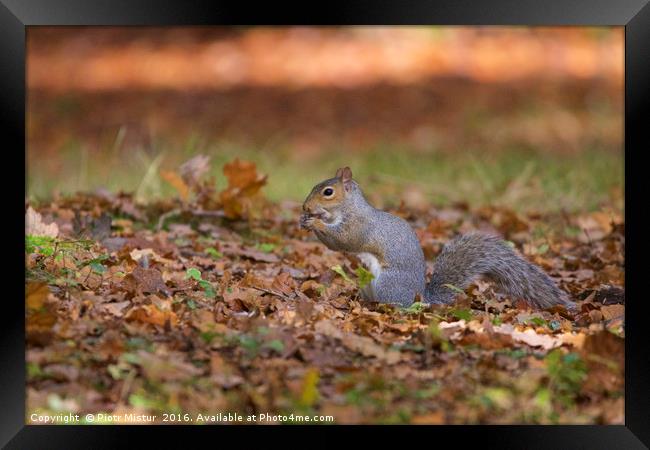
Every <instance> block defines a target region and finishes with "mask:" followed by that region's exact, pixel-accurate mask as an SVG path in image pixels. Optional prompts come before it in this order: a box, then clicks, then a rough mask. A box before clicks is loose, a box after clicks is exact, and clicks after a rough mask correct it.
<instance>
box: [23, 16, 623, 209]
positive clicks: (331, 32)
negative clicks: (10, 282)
mask: <svg viewBox="0 0 650 450" xmlns="http://www.w3.org/2000/svg"><path fill="white" fill-rule="evenodd" d="M27 54H28V58H27V74H28V76H27V84H28V100H27V103H28V105H27V183H28V185H27V196H28V198H29V199H30V200H32V201H34V200H44V199H49V198H51V197H52V196H54V195H60V194H63V195H65V194H68V193H72V192H76V191H92V190H95V189H97V188H100V187H103V188H107V189H109V190H112V191H131V192H135V194H136V198H137V199H138V200H140V201H149V200H153V199H156V198H160V197H164V196H169V195H174V193H175V191H174V189H173V187H172V186H170V185H168V184H167V183H166V182H165V181H164V180H163V179H162V178H161V176H160V172H161V170H169V169H175V168H176V167H177V166H178V165H179V164H181V163H182V162H183V161H185V160H187V159H189V158H190V157H192V156H193V155H195V154H197V153H204V154H208V155H210V156H211V157H212V170H213V174H214V175H215V177H216V181H217V185H218V186H220V187H222V186H224V185H225V184H226V182H225V179H224V177H223V175H222V172H221V167H222V166H223V164H224V163H225V162H226V161H229V160H231V159H233V158H234V157H236V156H238V157H240V158H241V159H247V160H252V161H254V162H255V163H256V164H257V166H258V169H259V171H261V172H262V173H266V174H268V175H269V180H268V184H267V186H265V188H264V191H265V192H266V195H267V196H268V197H269V198H271V199H273V200H285V199H289V200H296V201H302V200H303V199H304V197H305V196H306V195H307V193H308V192H309V190H310V188H311V187H312V186H313V185H314V184H315V183H316V182H318V181H320V180H322V179H324V178H329V177H330V176H332V175H333V174H334V172H335V170H336V168H338V167H340V166H343V165H349V166H351V167H352V169H353V172H354V174H355V178H357V179H358V180H359V181H360V182H361V183H362V185H363V187H364V188H365V190H366V191H367V193H368V196H369V197H370V199H371V200H372V201H374V202H375V203H376V204H377V206H380V207H385V206H390V205H395V204H398V203H399V202H400V201H403V202H405V203H406V204H407V205H409V206H415V207H418V206H422V205H445V204H449V203H455V202H467V203H469V204H470V205H483V204H494V205H499V206H506V207H510V208H514V209H517V210H523V211H540V212H544V211H560V210H564V211H568V212H575V211H590V210H596V209H599V208H603V207H605V206H607V207H612V206H613V207H616V208H621V209H622V208H623V75H624V73H623V68H624V59H623V58H624V34H623V28H622V27H608V28H585V27H580V28H573V27H561V28H539V27H535V28H526V27H431V26H429V27H272V28H266V27H252V28H250V27H209V28H204V27H182V28H148V27H147V28H145V27H128V28H127V27H120V28H113V27H70V28H67V27H29V28H28V32H27Z"/></svg>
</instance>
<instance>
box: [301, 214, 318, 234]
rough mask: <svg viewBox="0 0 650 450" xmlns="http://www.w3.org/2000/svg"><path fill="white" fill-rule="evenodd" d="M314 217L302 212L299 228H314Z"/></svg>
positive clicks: (309, 229)
mask: <svg viewBox="0 0 650 450" xmlns="http://www.w3.org/2000/svg"><path fill="white" fill-rule="evenodd" d="M315 221H316V217H314V216H313V215H311V214H303V215H301V216H300V228H303V229H305V230H308V231H311V230H313V229H314V222H315Z"/></svg>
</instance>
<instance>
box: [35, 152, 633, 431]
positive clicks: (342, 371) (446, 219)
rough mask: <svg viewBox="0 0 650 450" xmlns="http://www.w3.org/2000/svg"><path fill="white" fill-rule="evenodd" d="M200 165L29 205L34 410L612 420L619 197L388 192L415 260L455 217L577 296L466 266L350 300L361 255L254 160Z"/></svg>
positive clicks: (618, 393)
mask: <svg viewBox="0 0 650 450" xmlns="http://www.w3.org/2000/svg"><path fill="white" fill-rule="evenodd" d="M208 164H209V163H208V161H207V159H205V158H202V157H200V156H199V157H196V158H194V159H193V160H191V161H189V162H188V163H186V164H185V165H184V166H182V167H181V168H180V169H179V170H178V171H176V172H173V171H169V172H166V173H164V174H161V176H163V178H164V179H165V180H166V181H167V182H168V183H170V184H171V185H172V186H174V188H175V189H176V190H177V191H178V196H177V198H176V199H173V200H172V199H170V200H164V201H159V202H156V203H149V204H138V203H136V202H134V201H133V199H132V197H131V196H130V195H129V194H123V193H121V194H115V193H110V192H106V191H98V192H95V193H92V194H83V195H82V194H79V195H75V196H70V197H65V198H54V199H53V200H52V201H50V202H47V203H41V204H31V205H26V211H27V218H26V219H27V220H26V255H25V258H26V273H27V275H26V292H27V294H26V326H27V355H26V360H27V369H28V380H27V418H26V420H27V422H28V423H30V422H32V423H38V422H36V421H34V420H33V419H30V417H32V414H33V413H38V414H51V415H55V414H59V415H63V414H66V413H73V414H80V415H81V421H82V422H84V421H85V420H86V419H84V417H85V414H88V413H92V414H95V417H99V416H98V414H100V413H101V414H107V415H108V414H114V415H115V416H112V417H114V418H113V419H111V418H109V417H108V416H103V417H104V418H102V419H96V421H98V422H113V421H122V422H124V421H126V422H129V421H130V422H132V423H135V422H137V421H134V420H133V419H129V417H131V416H128V414H134V415H141V414H145V415H148V416H155V418H153V419H152V420H153V421H154V422H156V423H163V422H164V421H166V422H167V423H179V422H182V423H215V422H216V423H231V422H235V423H246V422H247V421H248V420H249V419H250V418H251V417H253V415H255V418H254V419H250V420H251V421H252V420H254V421H255V422H256V423H268V422H271V423H277V422H294V423H306V422H307V420H309V421H310V422H311V421H314V420H315V421H317V422H319V423H332V422H333V423H415V424H466V423H470V424H475V423H543V424H546V423H604V424H613V423H616V424H622V423H623V422H624V415H623V414H624V400H623V399H624V397H623V393H624V373H623V370H624V335H625V333H624V321H623V317H624V310H625V308H624V243H625V240H624V223H623V221H622V217H621V214H620V212H618V213H617V212H615V211H607V210H602V211H598V212H593V213H589V214H588V215H578V216H567V215H566V214H560V213H558V214H546V215H539V214H537V215H535V214H530V215H526V216H524V215H520V214H517V213H515V212H513V211H510V210H507V209H503V208H496V207H489V206H487V207H483V208H480V209H470V208H468V207H467V206H466V205H462V204H457V205H454V206H452V207H446V208H444V209H438V208H436V209H434V208H421V209H419V210H415V209H413V208H411V207H409V208H407V207H405V206H404V205H402V206H401V207H400V206H397V207H395V208H393V209H392V212H393V213H395V214H398V215H400V216H402V217H404V218H405V219H407V220H408V221H409V222H410V223H411V224H412V226H413V227H414V228H415V230H416V232H417V235H418V237H419V239H420V242H421V244H422V247H423V248H424V251H425V255H426V256H427V259H428V264H429V269H430V268H431V265H432V264H431V263H432V262H433V260H434V258H435V256H436V255H437V254H438V253H439V252H440V250H441V248H442V246H443V245H444V244H445V243H446V242H447V241H448V240H449V239H451V238H452V237H454V236H455V235H457V234H458V233H463V232H467V231H471V230H477V229H480V230H486V231H493V232H497V233H500V234H501V235H502V236H504V238H505V239H507V240H508V241H510V242H511V243H512V244H513V245H514V246H515V247H516V249H517V250H518V251H520V252H521V253H523V254H524V255H526V257H527V258H528V259H530V260H531V261H534V262H535V263H537V264H539V265H541V266H542V267H543V268H544V269H545V270H546V271H547V272H548V273H549V274H550V275H551V276H552V277H554V278H555V279H556V280H557V281H558V282H559V284H560V285H561V287H562V288H563V289H565V290H566V291H568V292H569V293H570V295H571V296H572V298H573V299H575V300H576V301H577V302H578V304H579V308H578V312H577V313H575V314H572V313H569V312H568V311H566V310H563V309H554V310H547V311H535V310H531V309H529V308H528V307H527V306H526V304H525V303H524V302H523V301H521V300H520V299H512V298H503V297H502V296H500V295H499V294H498V293H496V292H495V291H494V290H493V286H492V285H491V284H490V283H489V282H487V281H478V282H477V283H475V284H474V285H473V286H472V287H471V288H469V289H468V290H467V291H466V292H460V293H459V294H458V296H457V301H456V302H455V303H454V304H453V305H450V306H428V305H422V304H419V303H416V304H414V305H412V306H411V307H409V308H400V307H396V306H391V305H383V304H377V303H367V302H363V301H361V300H360V299H359V296H358V290H359V285H360V284H363V283H365V282H367V275H368V274H367V272H365V271H364V270H363V269H362V268H360V267H359V265H358V261H356V260H355V259H354V258H353V257H348V256H345V255H342V254H338V253H334V252H332V251H329V250H328V249H326V248H325V247H324V246H323V245H322V244H320V243H319V242H317V241H316V240H315V238H314V237H313V236H311V235H310V234H309V233H307V232H305V231H303V230H300V229H299V227H298V216H299V207H300V205H299V204H296V203H288V202H285V203H271V202H269V201H267V200H265V198H264V196H263V195H262V192H263V190H261V188H262V186H263V185H264V183H265V182H266V178H265V176H263V175H260V174H258V173H257V171H256V168H255V166H254V165H253V164H251V163H247V162H243V161H233V162H231V163H230V164H228V165H226V166H225V167H224V168H223V172H224V175H225V177H226V178H227V180H228V187H226V188H225V189H224V190H222V191H217V190H216V189H215V187H214V186H215V184H214V180H213V179H207V180H206V179H204V177H203V174H205V173H206V171H207V166H208ZM325 175H327V174H324V176H325ZM314 181H315V182H316V181H318V180H314ZM307 418H308V419H307ZM137 423H140V422H137Z"/></svg>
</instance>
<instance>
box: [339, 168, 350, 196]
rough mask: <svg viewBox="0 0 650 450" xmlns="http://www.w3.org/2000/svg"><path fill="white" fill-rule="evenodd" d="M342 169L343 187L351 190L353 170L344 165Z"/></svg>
mask: <svg viewBox="0 0 650 450" xmlns="http://www.w3.org/2000/svg"><path fill="white" fill-rule="evenodd" d="M340 170H341V176H340V177H339V179H340V180H341V182H342V183H343V187H344V188H345V190H346V191H348V192H349V191H350V190H351V189H352V171H351V170H350V168H349V167H344V168H342V169H340Z"/></svg>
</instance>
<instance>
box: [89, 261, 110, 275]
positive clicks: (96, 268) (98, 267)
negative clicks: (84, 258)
mask: <svg viewBox="0 0 650 450" xmlns="http://www.w3.org/2000/svg"><path fill="white" fill-rule="evenodd" d="M90 268H91V269H92V270H93V272H95V273H98V274H102V273H104V272H106V271H107V270H108V269H107V267H106V266H105V265H103V264H101V263H99V262H92V263H90Z"/></svg>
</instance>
